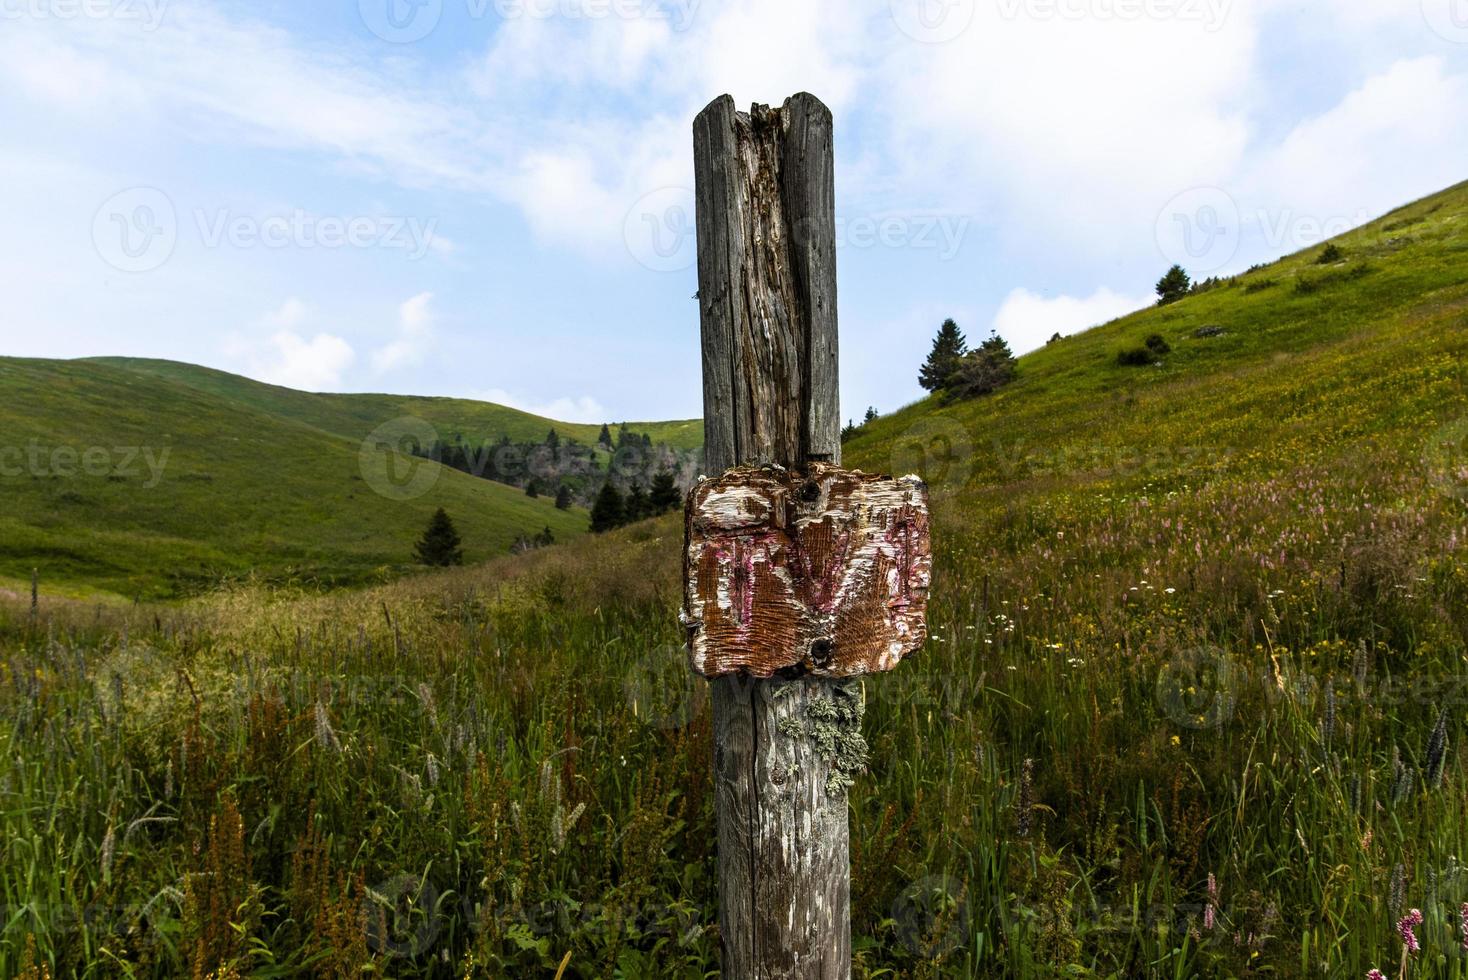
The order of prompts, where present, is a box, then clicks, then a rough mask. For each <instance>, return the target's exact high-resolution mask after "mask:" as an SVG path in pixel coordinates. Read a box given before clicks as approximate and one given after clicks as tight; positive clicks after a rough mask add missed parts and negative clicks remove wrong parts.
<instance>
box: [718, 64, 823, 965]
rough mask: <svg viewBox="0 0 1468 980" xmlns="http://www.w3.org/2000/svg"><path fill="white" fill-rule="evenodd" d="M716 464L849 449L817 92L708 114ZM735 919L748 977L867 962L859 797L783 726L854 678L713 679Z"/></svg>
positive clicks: (723, 915)
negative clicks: (831, 788) (856, 946)
mask: <svg viewBox="0 0 1468 980" xmlns="http://www.w3.org/2000/svg"><path fill="white" fill-rule="evenodd" d="M693 159H694V179H695V189H696V194H697V208H698V288H699V299H700V303H699V312H700V320H701V326H702V340H703V419H704V454H705V455H704V463H705V467H706V469H707V472H709V473H711V474H717V473H721V472H722V471H724V470H726V469H729V468H730V467H733V466H736V465H738V464H745V463H755V464H759V463H773V464H777V465H780V466H784V467H787V468H795V467H800V466H803V465H804V464H805V463H806V462H807V461H810V460H820V461H826V462H830V463H836V464H839V463H840V456H841V425H840V417H841V410H840V402H839V398H838V394H837V387H836V384H837V360H836V353H837V351H836V254H835V239H836V205H835V175H834V167H835V164H834V153H833V147H832V138H831V112H830V110H829V109H827V108H826V106H825V105H824V104H822V103H821V101H820V100H819V99H817V98H815V97H814V96H812V95H807V94H804V93H802V94H800V95H796V96H794V97H792V98H790V99H788V100H787V101H786V103H785V105H784V107H783V108H780V109H771V108H769V107H768V106H755V107H754V108H753V109H752V111H751V112H750V113H749V114H748V115H746V114H744V113H740V112H736V111H735V108H734V100H733V99H732V98H730V97H729V96H727V95H725V96H721V97H720V98H718V99H715V100H714V101H713V102H712V103H711V104H710V105H709V106H708V108H706V109H704V110H703V112H701V113H700V114H699V115H698V118H697V119H695V120H694V123H693ZM711 683H712V687H713V715H714V717H713V723H714V745H715V749H714V782H715V791H716V799H717V803H716V805H717V808H718V825H719V840H718V848H719V930H720V936H721V940H722V945H723V954H724V959H723V975H724V976H725V977H729V978H731V980H773V978H782V980H783V978H802V980H804V978H810V980H817V978H819V980H846V978H848V977H849V976H850V975H851V912H850V906H851V884H850V859H849V854H848V837H847V835H848V822H847V815H846V801H845V799H844V797H843V798H839V799H831V798H829V797H828V796H827V793H826V788H827V782H828V780H829V779H830V777H831V776H832V774H833V773H836V772H839V770H838V769H837V768H836V765H835V763H834V762H833V761H828V760H826V759H823V758H821V757H820V755H819V754H818V753H817V752H816V751H814V746H813V745H810V744H806V742H807V741H808V740H805V739H798V738H792V737H789V736H787V735H785V734H783V733H782V731H781V726H782V724H783V725H785V726H786V729H787V730H789V728H790V725H791V724H792V722H787V719H791V720H793V723H795V724H798V723H800V720H801V719H802V718H804V717H805V715H806V713H807V712H808V710H809V708H810V706H811V704H812V703H813V702H816V701H818V700H820V701H828V702H833V703H834V702H835V701H836V699H837V697H838V696H841V697H843V699H847V698H849V695H846V694H844V693H842V694H840V695H838V692H837V691H835V690H833V688H835V687H836V686H837V685H839V684H841V683H843V682H840V681H832V680H827V679H822V678H815V677H807V678H802V679H799V680H794V681H790V682H781V681H769V680H757V679H751V678H749V677H746V676H741V675H732V676H726V677H719V678H716V679H714V680H713V681H712V682H711Z"/></svg>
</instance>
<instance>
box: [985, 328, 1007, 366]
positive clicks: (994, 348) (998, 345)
mask: <svg viewBox="0 0 1468 980" xmlns="http://www.w3.org/2000/svg"><path fill="white" fill-rule="evenodd" d="M979 350H981V351H983V352H984V353H986V354H993V355H995V356H996V357H998V358H999V359H1000V360H1003V361H1012V360H1014V351H1012V350H1010V349H1009V341H1007V340H1005V339H1004V338H1003V337H1001V336H999V331H997V330H990V331H989V336H988V338H987V339H986V340H985V341H984V342H983V343H982V344H980V345H979Z"/></svg>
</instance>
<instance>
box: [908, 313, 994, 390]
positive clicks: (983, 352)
mask: <svg viewBox="0 0 1468 980" xmlns="http://www.w3.org/2000/svg"><path fill="white" fill-rule="evenodd" d="M1014 371H1015V359H1014V352H1013V351H1011V350H1010V349H1009V344H1008V343H1007V342H1006V341H1005V340H1004V338H1003V337H1001V336H999V334H998V333H997V332H996V331H990V333H989V338H988V339H987V340H985V341H984V342H983V343H982V344H980V345H979V346H978V347H976V348H974V349H973V350H969V349H968V341H967V340H965V339H964V336H963V331H961V330H959V329H958V324H957V323H955V322H953V320H951V319H950V320H944V321H943V325H942V326H941V327H939V328H938V335H937V336H936V337H934V338H933V349H932V350H931V351H929V353H928V359H927V360H926V361H925V362H923V366H922V368H920V369H919V371H918V384H920V385H922V386H923V387H924V388H926V389H927V390H928V391H931V392H935V393H937V394H939V395H940V396H941V397H942V398H943V400H944V401H953V400H955V399H959V398H974V397H976V396H978V395H987V394H988V393H989V392H991V391H994V390H996V389H998V388H1000V387H1002V386H1004V385H1006V384H1008V383H1009V382H1010V381H1012V380H1014Z"/></svg>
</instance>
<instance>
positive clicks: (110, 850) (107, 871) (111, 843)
mask: <svg viewBox="0 0 1468 980" xmlns="http://www.w3.org/2000/svg"><path fill="white" fill-rule="evenodd" d="M116 847H117V835H116V833H114V831H113V827H112V825H111V824H108V825H107V833H106V835H105V836H104V837H103V838H102V879H103V880H104V881H105V880H106V879H107V878H109V877H110V876H111V874H112V856H113V854H114V853H115V850H116Z"/></svg>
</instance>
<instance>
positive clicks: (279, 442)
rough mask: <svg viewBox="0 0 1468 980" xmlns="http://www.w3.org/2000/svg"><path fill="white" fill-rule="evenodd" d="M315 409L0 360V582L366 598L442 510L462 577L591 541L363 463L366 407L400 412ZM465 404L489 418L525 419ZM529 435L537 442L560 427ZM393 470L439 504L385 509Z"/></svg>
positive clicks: (560, 514) (548, 518)
mask: <svg viewBox="0 0 1468 980" xmlns="http://www.w3.org/2000/svg"><path fill="white" fill-rule="evenodd" d="M152 363H153V364H158V363H159V362H152ZM182 378H189V379H192V381H193V382H194V383H187V384H186V383H182V381H181V380H177V379H182ZM319 397H320V396H312V395H305V394H302V393H300V392H291V391H288V390H286V389H281V388H272V387H270V386H266V385H257V384H255V383H253V382H248V381H245V380H244V379H240V378H233V377H232V376H230V375H226V374H221V373H219V372H209V371H205V370H203V369H192V368H186V367H185V366H182V365H178V366H167V369H166V370H165V369H160V370H158V371H157V372H154V373H149V372H145V371H139V370H132V369H129V368H126V367H122V366H119V365H117V364H113V363H106V362H102V361H40V360H20V359H13V358H3V359H0V429H3V431H4V432H5V433H6V436H5V438H4V440H3V443H4V445H5V446H6V447H7V448H6V450H5V451H4V452H5V455H4V456H3V457H0V489H3V493H4V499H5V508H4V512H3V513H0V576H3V577H8V578H12V579H20V580H24V579H26V578H28V577H29V575H30V572H31V569H32V568H37V569H39V571H40V574H41V577H42V578H43V579H44V580H46V581H47V582H53V583H54V582H58V581H60V582H69V583H75V584H78V585H81V584H85V585H88V586H92V587H98V588H102V589H105V590H109V591H113V592H117V593H120V594H123V595H126V596H137V595H143V596H154V595H168V594H177V593H183V592H189V591H192V590H195V589H198V588H200V587H204V586H207V585H210V584H212V583H214V582H215V581H217V580H219V579H220V578H223V577H230V576H239V575H244V574H248V573H250V572H252V571H254V572H258V573H260V574H262V575H264V576H266V577H267V578H282V577H290V578H294V579H298V580H303V581H318V582H322V583H329V584H340V583H347V582H360V581H367V580H370V579H373V578H376V577H379V576H380V575H382V574H385V573H387V572H388V571H390V570H392V571H395V570H400V569H401V567H402V566H404V565H406V564H407V563H409V562H410V561H411V557H412V545H413V542H414V540H415V539H416V537H417V535H418V534H419V533H420V532H421V531H422V529H423V527H424V526H425V525H426V524H427V521H428V517H429V516H430V515H431V514H432V513H433V510H434V508H436V507H440V506H442V507H444V508H445V509H446V510H448V512H449V513H450V515H451V516H452V517H453V518H454V519H455V521H456V522H457V524H458V526H459V529H460V533H461V534H462V536H463V538H464V542H465V551H466V557H467V558H468V560H482V559H484V558H487V557H489V556H491V555H496V554H501V553H503V552H505V551H506V550H507V549H508V548H509V546H510V544H511V543H512V542H513V541H514V540H515V538H516V536H517V535H519V534H521V533H528V534H534V533H536V532H539V531H540V530H541V529H542V528H545V527H550V528H551V530H552V533H553V534H554V535H555V536H556V537H557V538H558V539H560V540H566V539H569V538H571V537H574V536H575V535H577V534H579V533H581V532H583V531H584V530H585V527H586V521H587V518H586V514H585V512H584V511H579V510H573V511H560V510H557V509H556V508H555V507H554V506H553V502H552V501H551V500H548V499H531V498H528V497H526V496H525V494H524V493H523V492H522V491H520V490H516V489H514V488H512V487H507V486H503V485H501V484H497V483H492V482H490V481H487V480H480V479H476V478H474V477H471V476H468V475H465V474H463V473H459V472H456V471H453V470H450V469H447V468H442V467H439V466H438V465H437V464H434V463H431V462H426V461H417V460H410V459H406V458H403V457H396V456H395V457H393V458H392V459H391V460H389V458H388V457H387V456H386V455H384V454H381V453H378V454H372V453H370V452H369V455H368V458H367V461H366V463H365V464H364V461H363V458H362V445H363V440H364V439H365V438H366V436H367V435H368V433H369V432H371V431H372V429H373V427H374V426H375V424H376V421H377V419H378V417H377V416H374V415H372V414H370V413H371V410H372V408H373V407H380V408H381V409H382V411H383V413H384V416H383V420H384V421H385V420H388V419H392V418H394V417H397V416H396V415H395V414H394V412H395V411H396V408H395V407H394V405H393V404H392V403H390V402H389V401H388V400H386V399H383V400H382V401H381V402H380V403H379V402H374V401H373V400H372V399H371V397H370V396H365V397H364V401H363V402H362V403H361V404H360V405H359V404H358V403H356V402H354V401H344V402H341V403H338V402H333V401H331V400H329V399H328V400H326V401H324V402H320V401H317V399H318V398H319ZM466 404H468V405H469V407H471V408H476V409H477V411H478V412H479V416H478V417H479V418H484V419H491V418H497V417H499V415H498V413H506V414H505V417H507V418H508V417H510V416H512V415H515V414H518V413H508V410H501V409H498V408H497V407H496V406H477V407H476V406H473V405H472V403H466ZM413 407H416V406H413ZM404 414H405V413H404ZM529 418H530V417H527V419H526V420H525V421H523V423H522V424H524V425H527V426H528V425H532V424H533V425H534V427H535V430H536V431H537V432H538V435H539V436H544V434H545V432H544V429H543V428H542V426H548V425H550V424H551V423H548V422H545V421H543V420H538V419H537V420H534V421H533V422H531V421H529ZM517 421H518V420H517ZM514 431H519V430H514ZM389 464H391V465H392V466H394V467H395V468H397V470H396V472H398V473H399V475H401V476H403V477H406V476H407V475H408V474H409V473H411V472H413V471H412V470H411V467H414V466H417V467H423V468H425V469H424V472H425V473H429V474H431V475H429V476H427V477H425V479H427V480H428V481H429V482H431V483H432V487H431V489H428V490H427V491H426V492H424V493H423V494H422V495H421V496H417V497H414V498H413V499H394V498H395V497H396V496H400V494H399V493H398V491H396V490H395V489H394V487H393V486H392V483H391V481H388V494H389V495H387V496H384V495H383V494H382V493H379V492H376V491H375V490H374V487H373V474H386V473H387V470H386V467H387V466H388V465H389Z"/></svg>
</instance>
